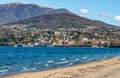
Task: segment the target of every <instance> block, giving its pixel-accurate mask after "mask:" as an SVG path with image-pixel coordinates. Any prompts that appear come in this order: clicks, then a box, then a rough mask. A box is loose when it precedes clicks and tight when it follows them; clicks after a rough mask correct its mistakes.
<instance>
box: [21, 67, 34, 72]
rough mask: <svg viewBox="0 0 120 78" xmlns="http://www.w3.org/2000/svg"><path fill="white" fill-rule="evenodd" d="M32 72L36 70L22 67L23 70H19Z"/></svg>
mask: <svg viewBox="0 0 120 78" xmlns="http://www.w3.org/2000/svg"><path fill="white" fill-rule="evenodd" d="M32 70H36V68H27V67H24V68H23V70H21V71H32Z"/></svg>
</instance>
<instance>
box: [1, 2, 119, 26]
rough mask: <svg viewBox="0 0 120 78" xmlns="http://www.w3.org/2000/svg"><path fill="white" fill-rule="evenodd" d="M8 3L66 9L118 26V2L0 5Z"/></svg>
mask: <svg viewBox="0 0 120 78" xmlns="http://www.w3.org/2000/svg"><path fill="white" fill-rule="evenodd" d="M9 2H22V3H35V4H38V5H41V6H47V7H51V8H56V9H57V8H66V9H68V10H70V11H72V12H73V13H76V14H78V15H81V16H83V17H86V18H90V19H93V20H102V21H104V22H106V23H109V24H114V25H119V26H120V7H119V5H120V0H0V4H5V3H9Z"/></svg>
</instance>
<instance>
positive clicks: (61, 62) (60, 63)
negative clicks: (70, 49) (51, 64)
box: [55, 61, 69, 64]
mask: <svg viewBox="0 0 120 78" xmlns="http://www.w3.org/2000/svg"><path fill="white" fill-rule="evenodd" d="M68 62H69V61H62V62H57V63H55V64H64V63H68Z"/></svg>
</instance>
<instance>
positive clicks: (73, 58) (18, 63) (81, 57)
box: [0, 47, 120, 76]
mask: <svg viewBox="0 0 120 78" xmlns="http://www.w3.org/2000/svg"><path fill="white" fill-rule="evenodd" d="M115 56H120V48H72V47H71V48H64V47H0V76H3V75H9V74H15V73H21V72H30V71H41V70H46V69H52V68H59V67H66V66H71V65H75V64H81V63H85V62H91V61H95V60H100V59H104V58H111V57H115Z"/></svg>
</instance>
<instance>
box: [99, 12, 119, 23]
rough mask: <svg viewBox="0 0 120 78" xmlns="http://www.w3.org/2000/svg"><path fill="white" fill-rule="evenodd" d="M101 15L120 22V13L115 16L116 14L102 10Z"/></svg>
mask: <svg viewBox="0 0 120 78" xmlns="http://www.w3.org/2000/svg"><path fill="white" fill-rule="evenodd" d="M100 16H103V17H107V18H111V19H113V20H115V21H117V22H120V15H116V16H114V15H112V14H110V13H108V12H101V13H100Z"/></svg>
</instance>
